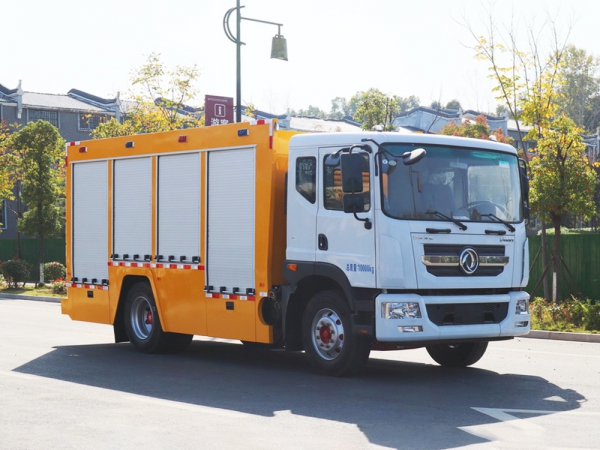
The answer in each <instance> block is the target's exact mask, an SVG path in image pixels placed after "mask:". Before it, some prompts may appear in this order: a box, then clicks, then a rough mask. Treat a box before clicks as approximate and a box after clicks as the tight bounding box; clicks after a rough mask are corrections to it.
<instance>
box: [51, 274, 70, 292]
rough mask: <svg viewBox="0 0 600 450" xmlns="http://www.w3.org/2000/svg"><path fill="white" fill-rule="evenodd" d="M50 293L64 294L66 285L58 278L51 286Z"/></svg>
mask: <svg viewBox="0 0 600 450" xmlns="http://www.w3.org/2000/svg"><path fill="white" fill-rule="evenodd" d="M52 292H53V293H55V294H66V293H67V285H66V283H65V280H64V279H63V278H58V279H57V280H56V281H55V282H54V284H53V285H52Z"/></svg>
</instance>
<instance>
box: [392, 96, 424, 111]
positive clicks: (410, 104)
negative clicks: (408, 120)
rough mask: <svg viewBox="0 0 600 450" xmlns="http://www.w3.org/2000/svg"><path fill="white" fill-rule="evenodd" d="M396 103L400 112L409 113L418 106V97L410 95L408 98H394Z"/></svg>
mask: <svg viewBox="0 0 600 450" xmlns="http://www.w3.org/2000/svg"><path fill="white" fill-rule="evenodd" d="M395 98H396V102H397V103H398V107H399V108H400V112H401V113H403V112H406V111H410V110H411V109H415V108H417V107H418V106H419V102H420V100H419V97H416V96H414V95H411V96H410V97H395Z"/></svg>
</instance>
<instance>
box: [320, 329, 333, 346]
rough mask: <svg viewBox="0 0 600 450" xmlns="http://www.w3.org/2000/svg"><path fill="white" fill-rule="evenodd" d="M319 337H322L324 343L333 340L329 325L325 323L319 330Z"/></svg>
mask: <svg viewBox="0 0 600 450" xmlns="http://www.w3.org/2000/svg"><path fill="white" fill-rule="evenodd" d="M319 338H321V342H322V343H323V344H329V342H330V341H331V330H330V329H329V327H328V326H326V325H323V326H322V327H321V329H320V330H319Z"/></svg>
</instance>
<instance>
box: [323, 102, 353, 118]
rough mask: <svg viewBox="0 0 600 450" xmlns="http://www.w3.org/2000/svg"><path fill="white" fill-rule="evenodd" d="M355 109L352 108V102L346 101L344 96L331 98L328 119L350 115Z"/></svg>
mask: <svg viewBox="0 0 600 450" xmlns="http://www.w3.org/2000/svg"><path fill="white" fill-rule="evenodd" d="M354 111H355V109H353V108H352V104H351V103H348V101H347V100H346V98H345V97H336V98H334V99H333V100H331V111H330V112H329V114H328V115H327V118H328V119H335V120H340V119H343V118H344V117H347V116H349V117H352V116H353V115H354Z"/></svg>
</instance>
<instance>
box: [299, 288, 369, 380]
mask: <svg viewBox="0 0 600 450" xmlns="http://www.w3.org/2000/svg"><path fill="white" fill-rule="evenodd" d="M350 317H351V311H350V308H349V306H348V304H347V302H346V300H345V298H344V296H343V294H342V293H341V292H339V291H324V292H320V293H318V294H316V295H315V296H314V297H313V298H312V299H311V300H310V301H309V302H308V305H307V307H306V310H305V311H304V316H303V318H302V341H303V344H304V350H305V352H306V354H307V355H308V358H309V360H310V363H311V365H312V366H313V367H314V368H315V369H317V370H318V371H319V372H322V373H325V374H327V375H333V376H346V375H351V374H353V373H356V372H357V371H358V370H360V369H361V368H362V367H363V366H364V365H365V364H366V362H367V360H368V359H369V353H370V352H371V341H370V340H369V339H366V338H362V337H360V336H356V335H354V334H353V333H352V321H351V318H350Z"/></svg>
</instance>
